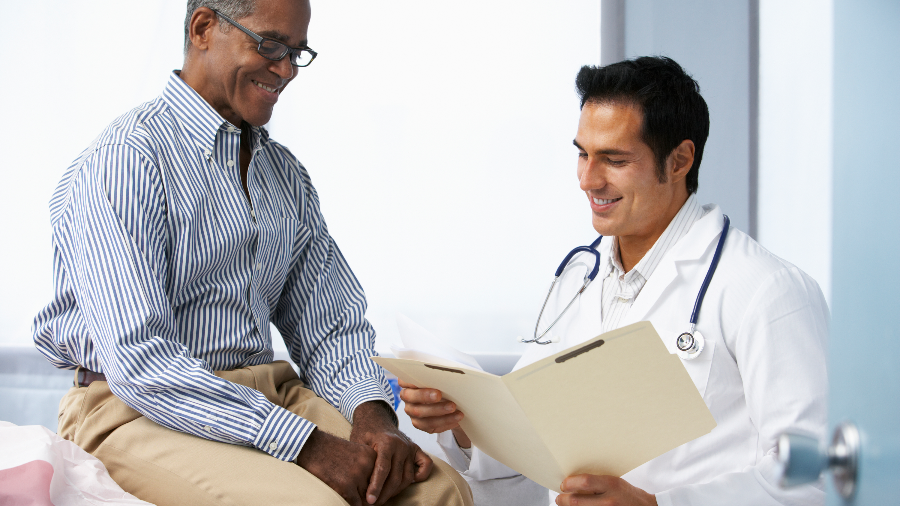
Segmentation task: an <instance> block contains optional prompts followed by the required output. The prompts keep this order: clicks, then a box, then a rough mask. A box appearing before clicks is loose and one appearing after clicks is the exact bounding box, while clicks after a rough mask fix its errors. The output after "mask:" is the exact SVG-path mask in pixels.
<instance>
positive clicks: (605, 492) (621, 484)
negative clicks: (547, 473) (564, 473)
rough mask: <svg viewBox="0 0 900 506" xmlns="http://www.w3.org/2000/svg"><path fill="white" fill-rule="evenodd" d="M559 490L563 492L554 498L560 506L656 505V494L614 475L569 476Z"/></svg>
mask: <svg viewBox="0 0 900 506" xmlns="http://www.w3.org/2000/svg"><path fill="white" fill-rule="evenodd" d="M560 490H562V492H563V493H562V494H560V495H559V497H557V498H556V504H559V505H560V506H574V505H578V506H593V505H596V506H599V505H603V506H657V503H656V496H654V495H653V494H648V493H647V492H644V491H643V490H641V489H639V488H637V487H635V486H633V485H632V484H630V483H628V482H627V481H625V480H623V479H622V478H616V477H615V476H596V475H593V474H579V475H575V476H569V477H568V478H566V479H565V480H563V482H562V485H561V486H560Z"/></svg>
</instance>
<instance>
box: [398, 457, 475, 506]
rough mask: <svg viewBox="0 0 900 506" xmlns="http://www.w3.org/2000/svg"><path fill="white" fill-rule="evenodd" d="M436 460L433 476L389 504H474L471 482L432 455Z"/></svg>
mask: <svg viewBox="0 0 900 506" xmlns="http://www.w3.org/2000/svg"><path fill="white" fill-rule="evenodd" d="M430 457H431V459H432V460H433V461H434V467H433V468H432V469H431V476H429V477H428V479H427V480H425V481H424V482H422V483H417V484H415V485H413V486H411V487H409V488H408V489H407V490H405V491H404V493H402V494H400V496H398V499H400V498H402V499H403V500H400V501H395V502H393V503H389V504H397V505H400V504H402V505H404V506H405V505H412V504H422V505H425V504H441V505H448V506H472V505H473V504H474V501H473V499H472V491H471V490H470V489H469V484H468V483H466V480H465V479H464V478H463V477H462V476H460V474H459V473H458V472H456V470H455V469H453V468H452V467H450V464H448V463H446V462H444V461H443V460H441V459H439V458H437V457H435V456H434V455H430Z"/></svg>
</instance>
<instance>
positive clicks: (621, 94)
mask: <svg viewBox="0 0 900 506" xmlns="http://www.w3.org/2000/svg"><path fill="white" fill-rule="evenodd" d="M576 85H577V88H578V92H579V94H580V96H581V104H582V109H581V118H580V121H579V123H578V132H577V134H576V136H575V141H574V144H575V147H576V148H577V149H578V171H577V175H578V182H579V184H580V187H581V189H582V190H584V192H585V195H586V196H587V204H588V205H589V206H590V209H591V219H592V222H593V226H594V229H595V230H596V231H597V232H598V233H600V234H601V235H603V236H605V237H604V239H603V240H602V241H601V242H600V244H599V245H598V246H597V247H596V249H597V251H598V252H599V253H600V264H599V274H598V275H597V277H596V281H594V282H593V283H591V284H590V285H589V286H588V288H587V289H586V290H585V291H584V292H583V293H582V294H581V295H580V296H578V298H576V300H575V302H574V303H573V304H572V306H571V307H570V308H569V310H568V311H566V312H565V313H564V314H563V316H562V318H560V320H559V321H558V322H557V323H556V325H554V326H553V328H552V329H550V331H549V332H548V333H547V335H546V336H544V338H543V339H542V341H544V342H546V341H547V338H549V337H551V336H552V337H553V338H554V340H557V341H558V342H553V343H550V344H547V345H539V344H535V343H532V344H526V345H523V346H526V347H527V349H526V351H525V353H524V354H523V356H522V359H521V360H520V361H519V363H518V364H517V365H516V368H521V367H524V366H526V365H528V364H530V363H533V362H535V361H537V360H540V359H541V358H544V357H547V356H549V355H552V354H554V353H557V352H559V351H561V350H564V349H566V348H569V347H571V346H574V345H576V344H579V343H581V342H584V341H586V340H588V339H590V338H592V337H594V336H596V335H598V334H601V333H603V332H608V331H610V330H614V329H616V328H619V327H622V326H625V325H628V324H631V323H634V322H638V321H642V320H649V321H650V322H652V323H653V325H654V327H655V328H656V330H657V332H659V335H660V337H661V338H662V339H663V341H664V343H665V345H666V346H667V347H668V348H669V350H670V351H671V352H673V353H675V352H676V351H677V348H676V340H677V338H678V336H679V335H680V334H682V333H684V332H687V331H688V330H690V328H691V325H690V320H691V314H692V310H693V308H694V303H695V300H696V298H697V294H698V293H699V291H700V288H701V284H702V283H703V280H704V277H705V276H706V274H707V272H708V271H709V267H710V264H711V262H712V260H713V257H714V254H715V250H716V246H717V244H718V242H719V238H720V236H721V234H722V233H723V232H724V231H725V230H726V229H727V227H726V225H725V223H726V222H725V218H724V216H723V211H722V209H720V208H719V207H718V206H716V205H704V206H701V205H700V204H699V202H698V201H697V198H696V195H695V194H696V191H697V186H698V177H697V176H698V171H699V167H700V160H701V158H702V155H703V147H704V144H705V142H706V138H707V135H708V132H709V113H708V110H707V107H706V102H705V101H704V100H703V98H702V97H701V96H700V94H699V87H698V85H697V83H696V82H695V81H694V80H693V79H692V78H691V77H690V76H688V75H687V74H686V73H685V72H684V70H683V69H682V68H681V67H680V66H679V65H678V64H677V63H676V62H674V61H672V60H671V59H669V58H664V57H659V58H657V57H652V58H651V57H644V58H638V59H636V60H629V61H623V62H619V63H616V64H613V65H608V66H606V67H600V68H597V67H583V68H582V69H581V71H580V72H579V74H578V77H577V79H576ZM573 246H574V245H573ZM593 265H594V256H593V255H592V254H588V253H580V254H578V255H576V256H575V257H574V258H573V259H572V261H570V262H569V264H568V267H567V268H566V270H565V271H564V273H563V274H562V276H561V277H560V283H559V284H558V285H557V287H555V288H554V290H553V292H552V293H551V295H550V298H549V301H548V304H547V308H546V310H545V311H544V313H543V315H542V317H541V321H540V322H539V325H538V327H539V331H538V332H537V334H538V335H539V334H540V333H541V332H543V331H544V330H545V329H546V328H547V326H548V325H550V323H551V322H553V320H555V319H556V318H557V316H559V314H560V313H561V312H562V311H563V309H564V308H565V307H566V305H567V304H568V303H569V301H571V300H572V297H573V296H574V295H575V294H576V293H577V291H578V289H579V288H580V287H581V285H582V281H583V279H584V275H585V272H586V271H587V270H589V269H591V268H592V267H593ZM548 270H549V266H548ZM828 323H829V315H828V308H827V306H826V303H825V300H824V298H823V296H822V292H821V290H820V289H819V287H818V285H817V284H816V282H815V281H813V280H812V279H811V278H810V277H809V276H808V275H806V274H805V273H804V272H802V271H801V270H800V269H798V268H797V267H795V266H793V265H791V264H790V263H788V262H786V261H784V260H782V259H780V258H778V257H776V256H775V255H773V254H771V253H769V252H768V251H766V250H765V249H764V248H763V247H762V246H760V245H759V244H758V243H757V242H756V241H754V240H753V239H752V238H750V237H749V236H748V235H746V234H745V233H743V232H742V231H740V230H737V229H734V228H731V229H729V230H728V233H727V235H726V239H725V242H724V244H723V247H722V252H721V257H720V262H719V264H718V268H717V270H715V272H714V275H713V276H712V280H711V283H710V284H709V288H708V291H707V292H706V295H705V298H704V301H703V304H702V306H701V309H700V311H699V314H698V320H697V326H696V330H697V331H698V332H699V333H700V334H702V336H703V341H704V346H703V349H702V351H700V352H699V353H697V354H695V355H694V356H693V357H691V359H689V360H683V364H684V366H685V368H686V369H687V371H688V373H689V374H690V376H691V378H692V379H693V381H694V384H695V385H696V387H697V390H698V391H699V392H700V394H701V395H702V396H703V399H704V400H705V402H706V404H707V406H708V407H709V409H710V411H711V412H712V415H713V417H714V418H715V420H716V422H717V424H718V425H717V427H716V428H715V429H713V431H712V432H710V433H709V434H707V435H705V436H702V437H700V438H698V439H695V440H694V441H691V442H689V443H687V444H684V445H682V446H680V447H678V448H676V449H674V450H672V451H670V452H668V453H666V454H664V455H662V456H660V457H658V458H656V459H653V460H651V461H650V462H647V463H646V464H644V465H642V466H640V467H638V468H637V469H634V470H633V471H631V472H629V473H627V474H626V475H624V476H623V477H622V478H617V477H612V476H594V475H587V474H583V475H576V476H570V477H568V478H566V479H565V480H564V481H563V483H562V484H561V490H562V491H563V493H562V494H560V495H559V496H558V497H556V504H561V505H570V504H578V505H600V504H602V505H610V506H611V505H656V504H658V505H660V506H663V505H710V506H712V505H722V504H728V505H747V506H751V505H752V506H765V505H787V504H790V505H801V504H802V505H807V504H810V505H811V504H822V503H823V502H824V492H823V489H822V486H821V483H820V484H816V485H806V486H801V487H797V488H792V489H782V488H780V487H779V486H778V473H777V464H776V455H775V453H776V450H775V449H776V440H777V438H778V436H779V434H781V433H782V432H784V431H788V430H790V431H793V432H800V433H806V434H809V435H812V436H815V437H817V438H820V439H821V438H823V437H824V436H825V427H826V413H827V409H826V408H827V407H826V392H827V391H828V385H827V375H826V368H825V364H826V355H825V350H826V341H827V336H828ZM402 386H404V389H403V391H402V393H401V397H402V398H403V399H404V401H406V412H407V413H408V414H409V415H410V417H411V418H412V420H413V425H415V426H416V427H417V428H419V429H421V430H424V431H427V432H432V433H440V434H439V437H438V441H439V443H440V444H441V446H442V447H443V448H444V450H445V451H446V452H447V457H448V460H449V461H450V463H451V464H452V465H453V466H454V467H455V468H456V469H458V470H460V471H462V472H463V473H464V474H465V475H466V476H467V477H468V478H469V479H470V480H473V481H474V482H475V484H476V487H475V489H476V490H477V482H478V481H484V480H495V481H494V483H498V484H499V483H504V482H505V483H511V482H515V480H509V479H507V480H503V479H504V478H510V477H514V476H516V474H517V473H516V472H515V471H513V470H511V469H509V468H507V467H506V466H504V465H503V464H501V463H499V462H497V461H495V460H493V459H492V458H490V457H489V456H487V455H485V454H484V453H482V452H481V451H480V450H479V449H478V448H477V447H472V445H471V442H470V440H469V439H468V437H467V436H466V434H465V432H463V430H462V429H461V428H460V427H459V425H458V422H459V420H461V419H462V417H463V416H464V414H463V413H461V412H459V411H458V410H457V409H456V406H454V405H453V403H451V402H449V401H442V400H441V393H440V392H439V391H437V390H433V389H426V388H416V387H415V386H414V385H410V384H403V385H402ZM610 436H611V435H609V434H604V435H600V434H591V433H590V431H589V430H586V431H585V433H584V437H585V438H590V437H610ZM613 437H614V436H613ZM501 487H502V486H501ZM496 488H497V487H493V490H496ZM501 495H502V494H501ZM499 503H500V502H499V501H497V502H496V504H499Z"/></svg>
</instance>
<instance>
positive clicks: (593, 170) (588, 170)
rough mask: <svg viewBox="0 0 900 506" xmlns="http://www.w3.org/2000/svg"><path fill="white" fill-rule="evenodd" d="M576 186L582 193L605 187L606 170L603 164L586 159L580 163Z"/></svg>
mask: <svg viewBox="0 0 900 506" xmlns="http://www.w3.org/2000/svg"><path fill="white" fill-rule="evenodd" d="M582 163H583V165H582V166H581V174H580V176H579V178H578V185H579V186H580V187H581V189H582V191H588V190H597V189H600V188H603V187H604V186H606V170H605V169H604V167H603V164H601V163H598V162H596V161H594V160H591V159H588V160H587V161H585V162H582Z"/></svg>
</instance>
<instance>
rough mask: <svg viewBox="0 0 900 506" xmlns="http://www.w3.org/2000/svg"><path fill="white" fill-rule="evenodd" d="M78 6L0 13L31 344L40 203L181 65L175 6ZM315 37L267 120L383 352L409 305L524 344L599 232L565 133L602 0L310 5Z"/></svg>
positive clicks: (591, 53)
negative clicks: (352, 278)
mask: <svg viewBox="0 0 900 506" xmlns="http://www.w3.org/2000/svg"><path fill="white" fill-rule="evenodd" d="M81 5H82V4H79V3H77V2H69V1H65V0H44V1H42V2H26V3H16V4H14V5H11V6H9V7H7V14H8V15H7V16H4V17H3V18H2V19H0V29H2V30H0V33H2V35H0V37H2V43H0V61H2V62H3V66H4V68H6V69H7V72H9V71H10V70H13V72H12V73H11V74H7V77H8V78H7V79H5V80H4V82H3V84H2V85H0V86H3V88H4V89H3V90H2V91H3V92H2V93H0V96H2V97H3V98H2V100H3V110H4V112H5V113H6V118H5V119H6V121H4V122H2V124H0V129H2V130H0V135H2V138H3V139H6V140H8V141H11V142H8V143H7V146H8V148H7V161H8V162H9V163H7V171H6V173H5V176H6V177H5V183H6V184H3V185H0V206H2V207H0V212H2V213H3V215H4V216H5V217H6V218H5V219H4V220H3V222H2V225H0V226H2V234H3V237H5V238H6V239H5V240H4V244H5V245H6V247H5V248H3V251H2V253H0V255H2V256H0V260H2V261H0V279H2V280H3V282H2V285H0V343H22V344H28V343H30V339H31V337H30V331H29V326H30V323H31V319H32V317H33V315H34V314H35V313H36V312H37V311H38V310H39V309H40V308H41V307H42V306H43V305H44V304H45V303H46V302H47V301H48V300H49V297H50V293H51V276H50V261H51V245H50V227H49V223H48V221H49V217H48V212H47V201H48V200H49V197H50V194H51V192H52V190H53V188H54V186H55V185H56V182H57V181H58V179H59V177H60V175H61V174H62V172H63V170H64V169H65V167H66V166H67V165H68V164H69V162H70V161H71V160H72V159H73V158H75V157H76V156H77V154H78V152H79V151H80V150H81V149H83V148H84V147H85V146H86V145H87V144H88V143H89V142H90V141H91V140H92V139H93V138H94V137H95V136H96V135H97V134H98V133H99V132H100V131H101V130H102V128H103V127H104V126H105V125H106V124H107V123H109V122H110V121H111V120H112V119H113V118H115V117H116V116H117V115H119V114H121V113H123V112H125V111H126V110H127V109H129V108H131V107H133V106H135V105H137V104H138V103H140V102H142V101H144V100H148V99H151V98H153V97H155V96H156V95H158V94H159V92H160V91H161V90H162V86H163V85H164V83H165V79H166V78H167V72H168V71H170V70H171V69H174V68H178V67H180V62H181V44H182V21H183V16H184V12H183V10H184V2H183V1H177V2H176V1H158V2H153V3H150V2H141V3H137V2H121V1H114V0H103V1H94V2H92V3H91V7H90V12H87V11H86V10H85V9H84V8H83V7H81ZM36 27H39V30H36ZM26 37H28V40H27V43H26V42H23V40H25V39H26ZM310 45H311V46H312V47H313V48H314V49H316V50H317V51H319V53H320V56H319V58H318V59H317V60H316V62H315V63H314V64H313V65H312V66H310V67H309V68H307V69H302V70H300V72H301V73H300V75H299V77H298V78H297V79H296V80H295V82H293V83H292V84H291V86H290V87H289V88H288V90H287V91H286V93H285V95H284V96H283V97H282V99H281V101H280V103H279V105H278V107H277V108H276V112H275V116H274V117H273V120H272V123H271V125H270V126H271V131H272V135H273V137H274V138H275V139H277V140H279V141H281V142H282V143H284V144H286V145H287V146H289V147H290V148H292V150H293V151H294V153H295V154H296V155H297V156H298V157H299V158H300V160H301V161H302V162H303V163H304V164H305V165H306V166H307V168H308V169H309V170H310V173H311V175H312V178H313V181H314V183H315V184H316V187H317V189H318V191H319V194H320V196H321V198H322V203H323V204H322V206H323V211H324V213H325V217H326V220H327V221H328V223H329V226H330V229H331V232H332V234H333V235H334V236H335V237H336V239H337V241H338V244H339V245H340V246H341V248H342V250H343V251H344V253H345V255H346V256H347V257H348V259H349V261H350V264H351V266H352V267H353V268H354V270H355V272H356V274H357V276H358V277H359V278H360V280H361V282H362V284H363V286H364V287H365V289H366V293H367V296H368V299H369V303H370V311H369V316H370V319H371V320H372V322H373V323H374V324H375V326H376V329H377V330H378V331H379V348H382V349H384V348H386V343H387V341H389V340H390V339H392V338H393V336H394V334H395V333H396V329H395V327H394V314H395V313H396V312H397V311H402V312H404V313H406V314H407V315H408V316H410V317H412V318H413V319H416V320H418V321H419V322H420V323H422V324H423V325H425V326H426V327H429V328H432V329H433V330H434V331H435V332H436V333H437V334H438V335H442V336H444V337H446V338H448V339H453V340H454V341H455V342H456V343H457V344H458V345H459V346H460V347H462V348H465V349H468V350H470V351H504V350H516V349H518V348H517V347H518V346H519V345H518V344H517V343H515V342H514V339H515V337H516V336H517V335H519V334H523V335H524V334H527V333H529V332H530V331H531V327H532V326H533V324H534V323H533V322H534V318H535V317H536V316H537V312H538V310H539V308H540V303H541V302H542V300H543V296H544V291H545V290H546V288H547V285H548V283H549V281H550V278H551V275H552V271H553V269H555V267H556V265H557V264H558V263H559V261H560V260H561V259H562V257H563V256H564V255H565V254H566V253H567V252H568V251H569V249H571V248H572V247H574V246H575V245H578V244H584V243H586V242H589V241H590V240H592V239H593V237H594V235H595V233H594V232H593V230H592V228H591V226H590V218H589V212H590V211H589V210H588V208H587V206H586V203H585V202H584V201H583V196H582V195H581V193H580V192H579V190H578V186H577V181H576V179H575V162H576V151H575V148H574V147H573V146H572V144H571V141H572V138H573V137H574V134H575V128H576V125H577V118H578V112H579V111H578V102H577V98H576V95H575V92H574V84H573V83H574V77H575V73H576V72H577V70H578V68H579V67H580V66H581V65H583V64H593V63H597V62H598V61H599V4H598V1H597V0H579V1H571V2H558V3H552V4H550V3H547V2H539V1H537V0H533V1H527V2H522V1H500V0H497V1H491V2H483V1H476V0H468V1H460V2H453V3H433V2H419V1H412V0H405V1H396V2H390V3H385V2H380V3H377V4H376V3H374V2H367V1H363V0H356V1H345V2H326V1H321V2H317V1H315V0H313V18H312V24H311V27H310ZM26 48H27V49H28V53H27V54H23V52H22V51H23V49H26ZM35 55H40V56H38V57H35ZM9 77H12V78H9Z"/></svg>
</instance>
